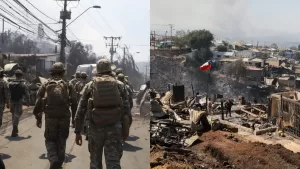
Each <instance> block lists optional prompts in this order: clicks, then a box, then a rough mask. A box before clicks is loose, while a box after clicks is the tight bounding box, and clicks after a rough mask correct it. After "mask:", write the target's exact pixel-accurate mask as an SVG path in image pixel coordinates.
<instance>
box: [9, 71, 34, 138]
mask: <svg viewBox="0 0 300 169" xmlns="http://www.w3.org/2000/svg"><path fill="white" fill-rule="evenodd" d="M22 74H23V72H22V71H21V70H16V72H15V75H16V76H18V75H22ZM15 82H19V83H20V85H21V87H22V88H23V89H24V93H23V94H22V97H21V98H20V99H19V100H13V98H12V92H13V90H11V89H10V93H11V97H10V112H11V113H12V123H13V130H12V134H11V136H12V137H16V136H18V133H19V130H18V125H19V122H20V117H21V115H22V114H23V101H24V99H25V102H26V104H27V106H29V100H30V96H29V90H28V87H27V85H26V84H25V81H24V80H23V79H22V78H21V77H17V78H16V79H15V80H12V81H10V82H9V83H8V85H9V86H10V85H12V83H15Z"/></svg>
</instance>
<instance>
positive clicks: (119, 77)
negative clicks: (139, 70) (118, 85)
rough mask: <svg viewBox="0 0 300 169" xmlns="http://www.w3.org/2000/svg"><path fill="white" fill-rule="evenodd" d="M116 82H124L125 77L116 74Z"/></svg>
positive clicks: (121, 74)
mask: <svg viewBox="0 0 300 169" xmlns="http://www.w3.org/2000/svg"><path fill="white" fill-rule="evenodd" d="M118 80H119V81H121V82H124V80H125V76H124V74H123V73H120V74H118Z"/></svg>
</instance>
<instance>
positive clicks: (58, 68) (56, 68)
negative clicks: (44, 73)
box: [50, 62, 65, 72]
mask: <svg viewBox="0 0 300 169" xmlns="http://www.w3.org/2000/svg"><path fill="white" fill-rule="evenodd" d="M64 71H65V68H64V64H63V63H61V62H56V63H54V64H53V65H52V68H51V69H50V72H64Z"/></svg>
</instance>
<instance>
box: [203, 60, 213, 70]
mask: <svg viewBox="0 0 300 169" xmlns="http://www.w3.org/2000/svg"><path fill="white" fill-rule="evenodd" d="M211 64H212V62H211V60H209V61H207V62H206V63H204V64H203V65H202V66H200V70H201V71H205V70H209V69H210V68H211Z"/></svg>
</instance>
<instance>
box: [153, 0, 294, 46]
mask: <svg viewBox="0 0 300 169" xmlns="http://www.w3.org/2000/svg"><path fill="white" fill-rule="evenodd" d="M150 6H151V17H150V18H151V19H150V22H151V30H153V31H154V30H156V31H157V32H159V33H160V34H163V33H164V32H165V31H168V33H170V28H169V27H168V26H164V24H174V29H175V30H174V32H175V31H176V30H180V29H185V30H187V29H190V30H194V29H208V30H210V31H212V32H213V33H214V35H215V37H216V38H220V39H226V38H228V39H232V40H233V39H235V40H237V39H239V40H243V39H245V40H248V41H253V42H255V43H256V41H257V40H259V41H266V42H273V41H276V42H278V41H280V42H281V43H285V42H299V39H300V29H299V27H300V22H299V18H300V10H299V7H300V1H299V0H286V1H282V0H185V1H182V0H163V1H162V0H151V5H150Z"/></svg>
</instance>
